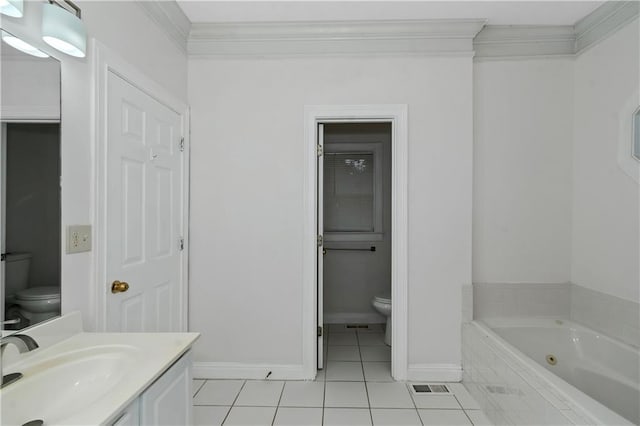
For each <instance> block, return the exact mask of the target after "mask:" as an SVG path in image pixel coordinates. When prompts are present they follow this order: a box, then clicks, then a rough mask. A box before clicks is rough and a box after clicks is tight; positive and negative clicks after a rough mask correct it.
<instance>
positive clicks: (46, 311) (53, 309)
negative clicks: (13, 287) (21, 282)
mask: <svg viewBox="0 0 640 426" xmlns="http://www.w3.org/2000/svg"><path fill="white" fill-rule="evenodd" d="M14 303H15V304H16V305H18V309H19V312H20V314H21V315H22V316H23V317H24V318H26V319H28V320H29V323H30V324H37V323H39V322H42V321H44V320H48V319H49V318H53V317H56V316H58V315H60V287H58V286H44V287H31V288H27V289H25V290H21V291H19V292H17V293H16V294H15V296H14Z"/></svg>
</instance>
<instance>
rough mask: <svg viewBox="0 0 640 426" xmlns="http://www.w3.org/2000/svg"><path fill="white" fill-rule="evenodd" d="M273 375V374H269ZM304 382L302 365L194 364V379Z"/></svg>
mask: <svg viewBox="0 0 640 426" xmlns="http://www.w3.org/2000/svg"><path fill="white" fill-rule="evenodd" d="M269 373H271V374H269ZM267 374H269V380H304V379H308V378H309V377H308V376H307V374H306V370H305V368H304V367H303V366H302V365H281V364H275V365H271V364H243V363H239V362H194V363H193V377H194V379H255V380H264V379H266V377H267Z"/></svg>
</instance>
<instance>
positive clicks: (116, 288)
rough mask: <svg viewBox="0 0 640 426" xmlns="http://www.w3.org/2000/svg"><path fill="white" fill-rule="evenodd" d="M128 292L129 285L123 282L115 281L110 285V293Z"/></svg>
mask: <svg viewBox="0 0 640 426" xmlns="http://www.w3.org/2000/svg"><path fill="white" fill-rule="evenodd" d="M127 290H129V284H128V283H126V282H124V281H118V280H115V281H114V282H113V284H111V293H124V292H125V291H127Z"/></svg>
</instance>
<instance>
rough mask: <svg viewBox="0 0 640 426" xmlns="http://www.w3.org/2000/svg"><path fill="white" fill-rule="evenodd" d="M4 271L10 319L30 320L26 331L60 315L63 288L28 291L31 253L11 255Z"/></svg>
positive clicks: (29, 289)
mask: <svg viewBox="0 0 640 426" xmlns="http://www.w3.org/2000/svg"><path fill="white" fill-rule="evenodd" d="M6 262H7V263H6V269H5V305H6V307H7V311H6V317H7V318H21V319H22V320H23V321H24V320H28V324H24V323H22V324H20V328H24V327H26V326H28V325H30V324H36V323H38V322H41V321H44V320H46V319H49V318H53V317H55V316H58V315H60V286H57V285H56V286H44V287H32V288H29V287H28V284H29V266H30V264H31V253H8V254H7V257H6Z"/></svg>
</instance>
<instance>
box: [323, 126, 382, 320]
mask: <svg viewBox="0 0 640 426" xmlns="http://www.w3.org/2000/svg"><path fill="white" fill-rule="evenodd" d="M324 130H325V132H324V143H325V152H328V151H329V149H330V148H329V147H330V145H331V144H333V143H335V144H340V143H367V142H379V143H381V144H382V147H381V148H382V149H381V151H380V155H381V164H382V167H381V168H380V173H381V184H382V211H380V212H379V213H380V214H381V215H382V232H383V235H382V236H381V237H382V239H381V240H377V241H376V240H371V241H358V242H353V241H351V242H350V241H346V242H345V241H344V240H343V241H335V242H333V241H328V240H329V238H328V237H327V235H326V234H325V244H324V247H325V248H327V253H326V254H325V255H324V276H323V279H324V299H323V308H324V322H325V323H329V322H338V323H348V322H351V323H383V322H385V317H383V316H382V315H380V314H379V313H377V312H376V310H375V309H374V308H373V306H372V305H371V300H372V299H373V298H374V297H375V296H377V295H382V294H385V293H386V294H391V232H392V229H391V125H390V124H388V123H384V124H379V123H377V124H363V123H359V124H357V125H351V124H344V123H343V124H334V125H330V124H325V126H324ZM354 133H355V135H354ZM325 176H326V175H325ZM324 202H325V203H326V202H327V200H326V198H325V200H324ZM325 227H326V223H325ZM371 246H374V247H375V248H376V251H375V252H372V251H338V250H330V248H368V247H371Z"/></svg>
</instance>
